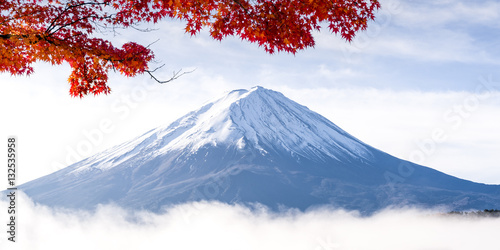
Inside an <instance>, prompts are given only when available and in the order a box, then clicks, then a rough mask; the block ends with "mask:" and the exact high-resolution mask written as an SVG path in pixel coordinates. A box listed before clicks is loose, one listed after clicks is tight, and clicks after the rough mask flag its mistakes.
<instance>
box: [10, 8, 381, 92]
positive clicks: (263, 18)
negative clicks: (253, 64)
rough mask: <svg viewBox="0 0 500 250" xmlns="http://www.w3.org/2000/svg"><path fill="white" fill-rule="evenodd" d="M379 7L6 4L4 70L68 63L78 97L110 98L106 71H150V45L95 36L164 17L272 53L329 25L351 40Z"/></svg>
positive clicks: (298, 46)
mask: <svg viewBox="0 0 500 250" xmlns="http://www.w3.org/2000/svg"><path fill="white" fill-rule="evenodd" d="M378 8H380V3H379V2H378V0H0V72H9V73H10V74H13V75H29V74H31V73H32V72H33V68H32V64H33V63H34V62H36V61H44V62H49V63H52V64H62V63H63V62H67V63H69V65H70V66H71V68H72V72H71V75H70V77H69V79H68V81H69V83H70V85H71V88H70V94H71V95H72V96H78V97H83V96H85V95H87V94H94V95H97V94H101V93H105V94H107V93H109V92H110V88H109V86H107V84H106V83H107V80H108V71H109V70H116V71H118V72H120V73H122V74H123V75H125V76H135V75H138V74H143V73H146V72H149V73H151V71H150V70H149V68H148V63H149V62H151V60H152V59H153V58H154V54H153V52H152V51H151V50H150V49H149V48H148V47H146V46H143V45H140V44H137V43H134V42H129V43H126V44H124V45H123V46H121V48H117V47H115V46H113V44H112V43H111V42H109V41H107V40H105V39H102V38H98V37H96V33H98V31H99V30H101V29H113V28H116V27H120V28H123V27H125V28H126V27H130V26H133V25H136V24H138V23H141V22H151V23H156V22H159V21H160V20H161V19H164V18H167V17H168V18H175V19H181V20H184V21H186V28H185V29H186V32H188V33H190V34H192V35H196V34H197V33H198V32H199V31H200V30H201V29H202V28H203V27H207V28H208V29H209V30H210V35H211V36H212V37H213V38H214V39H217V40H221V39H223V38H224V37H226V36H239V37H240V38H241V39H244V40H248V41H250V42H254V43H257V44H258V45H259V46H262V47H264V49H265V50H266V51H267V52H269V53H274V52H279V51H286V52H290V53H296V52H297V51H298V50H302V49H305V48H307V47H312V46H314V38H313V36H312V32H313V31H314V30H319V29H320V27H321V26H320V25H321V24H322V23H326V24H327V25H328V28H329V29H330V31H331V32H333V33H336V34H340V35H341V36H342V37H343V38H344V39H345V40H347V41H351V40H352V39H353V37H354V35H355V33H356V32H357V31H359V30H364V29H366V27H367V22H368V21H369V20H373V19H374V18H375V16H374V12H375V10H377V9H378Z"/></svg>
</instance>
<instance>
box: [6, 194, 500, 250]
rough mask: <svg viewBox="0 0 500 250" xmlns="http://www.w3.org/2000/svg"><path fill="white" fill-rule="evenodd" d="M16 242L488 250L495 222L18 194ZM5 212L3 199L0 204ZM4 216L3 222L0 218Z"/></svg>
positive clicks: (423, 214) (420, 213) (23, 245)
mask: <svg viewBox="0 0 500 250" xmlns="http://www.w3.org/2000/svg"><path fill="white" fill-rule="evenodd" d="M18 197H19V203H18V207H19V209H18V218H19V219H18V231H17V235H18V239H17V242H16V243H12V242H9V241H7V240H6V235H5V234H4V236H3V237H1V238H0V248H1V249H23V250H24V249H158V248H159V247H161V249H301V250H304V249H306V250H307V249H311V250H333V249H335V250H337V249H491V247H492V246H496V245H497V244H498V240H497V236H498V227H499V225H500V219H499V218H473V219H471V218H466V217H450V216H443V215H440V212H441V211H435V210H418V209H411V208H408V209H398V210H383V211H381V212H379V213H376V214H374V215H372V216H369V217H363V216H360V215H359V214H358V213H356V212H348V211H345V210H335V209H328V208H318V209H314V210H309V211H306V212H300V211H298V210H289V211H288V212H282V213H276V212H271V211H270V210H268V209H266V208H265V207H261V208H260V209H258V208H256V207H253V208H252V209H251V208H249V207H246V206H242V205H228V204H225V203H220V202H189V203H184V204H180V205H175V206H171V207H168V208H167V209H166V210H163V212H161V213H151V212H147V211H130V210H126V209H124V208H121V207H118V206H113V205H105V206H99V207H98V208H97V209H96V210H95V211H93V212H89V211H87V210H85V211H84V210H69V209H57V208H49V207H47V206H43V205H39V204H36V203H33V202H32V200H31V199H30V198H29V197H27V196H26V195H24V194H23V193H19V196H18ZM0 209H1V210H2V211H6V209H7V201H6V200H5V198H4V197H2V198H1V200H0ZM3 218H6V217H5V216H2V219H3Z"/></svg>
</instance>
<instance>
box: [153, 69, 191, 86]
mask: <svg viewBox="0 0 500 250" xmlns="http://www.w3.org/2000/svg"><path fill="white" fill-rule="evenodd" d="M163 66H165V64H163V65H161V66H160V67H158V68H156V69H154V70H145V71H144V72H146V73H148V74H149V76H150V77H151V78H152V79H153V80H155V81H156V82H158V83H160V84H164V83H168V82H171V81H173V80H176V79H177V78H179V77H181V76H183V75H185V74H190V73H193V72H194V71H195V70H196V69H193V70H191V71H184V72H182V69H180V70H178V71H177V72H176V71H174V72H173V73H172V77H171V78H170V79H168V80H166V81H161V80H158V78H156V77H155V76H154V75H153V73H154V72H155V71H156V70H158V69H160V68H162V67H163Z"/></svg>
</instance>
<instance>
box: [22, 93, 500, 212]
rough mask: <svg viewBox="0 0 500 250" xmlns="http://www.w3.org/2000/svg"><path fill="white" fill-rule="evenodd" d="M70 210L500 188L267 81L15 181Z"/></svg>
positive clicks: (319, 200)
mask: <svg viewBox="0 0 500 250" xmlns="http://www.w3.org/2000/svg"><path fill="white" fill-rule="evenodd" d="M19 188H20V190H23V191H25V192H26V193H27V194H28V195H30V196H31V197H32V198H33V199H34V200H35V201H40V202H42V203H45V204H49V205H54V206H63V207H73V208H92V207H95V206H96V205H97V204H102V203H108V202H114V203H117V204H119V205H123V206H126V207H131V208H137V209H150V210H157V211H158V209H160V208H161V206H163V205H168V204H174V203H179V202H186V201H192V200H207V199H216V200H219V201H223V202H228V203H234V202H241V203H255V202H257V203H261V204H265V205H267V206H270V207H273V208H277V207H279V206H281V205H284V206H287V207H295V208H300V209H306V208H308V207H310V206H313V205H321V204H332V205H334V206H339V207H343V208H346V209H358V210H360V211H362V212H367V213H370V212H374V211H376V210H378V209H381V208H384V207H387V206H394V205H411V204H413V205H419V206H430V207H433V206H448V207H451V208H453V209H471V208H474V209H486V208H488V209H491V208H498V206H500V186H499V185H484V184H479V183H473V182H470V181H466V180H461V179H458V178H455V177H453V176H449V175H446V174H444V173H441V172H438V171H436V170H433V169H430V168H426V167H423V166H419V165H416V164H413V163H410V162H406V161H403V160H400V159H397V158H395V157H393V156H390V155H388V154H386V153H384V152H382V151H379V150H377V149H374V148H372V147H370V146H368V145H366V144H364V143H362V142H361V141H359V140H358V139H356V138H354V137H353V136H351V135H349V134H348V133H346V132H345V131H343V130H342V129H340V128H339V127H337V126H336V125H335V124H333V123H332V122H330V121H329V120H327V119H326V118H324V117H322V116H321V115H319V114H317V113H315V112H313V111H311V110H309V109H308V108H307V107H305V106H302V105H299V104H297V103H296V102H294V101H292V100H290V99H288V98H286V97H285V96H284V95H282V94H281V93H279V92H275V91H272V90H268V89H265V88H262V87H254V88H252V89H249V90H235V91H231V92H229V93H227V94H225V95H224V96H222V97H221V98H218V99H216V100H214V101H212V102H209V103H207V104H206V105H204V106H203V107H201V108H200V109H198V110H196V111H193V112H191V113H189V114H187V115H185V116H183V117H181V118H180V119H178V120H177V121H175V122H173V123H172V124H170V125H168V126H164V127H159V128H156V129H153V130H151V131H149V132H147V133H145V134H144V135H142V136H139V137H137V138H135V139H133V140H130V141H128V142H125V143H123V144H121V145H118V146H115V147H113V148H111V149H109V150H106V151H104V152H102V153H99V154H96V155H94V156H92V157H89V158H87V159H85V160H83V161H80V162H78V163H75V164H73V165H71V166H68V167H67V168H64V169H62V170H60V171H57V172H55V173H52V174H50V175H47V176H44V177H42V178H39V179H37V180H34V181H31V182H29V183H26V184H24V185H22V186H20V187H19Z"/></svg>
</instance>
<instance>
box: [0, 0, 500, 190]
mask: <svg viewBox="0 0 500 250" xmlns="http://www.w3.org/2000/svg"><path fill="white" fill-rule="evenodd" d="M183 25H184V24H183V23H182V22H179V21H164V22H162V23H160V24H158V25H156V26H154V28H156V30H155V31H152V32H149V33H141V32H138V31H135V30H123V31H122V32H121V35H119V36H116V37H112V36H108V38H109V39H111V40H113V41H114V43H115V44H117V45H119V44H120V43H124V42H128V41H136V42H139V43H141V44H149V43H151V42H154V41H156V40H158V39H159V41H158V42H156V43H155V44H154V45H153V46H152V48H153V50H154V51H155V54H156V59H157V60H158V63H157V65H158V66H159V65H161V64H165V67H164V68H162V71H161V72H158V75H157V76H158V77H160V78H163V79H166V78H169V76H170V75H171V73H172V71H176V70H179V69H181V68H182V69H185V70H191V69H196V70H195V71H194V72H193V73H191V74H188V75H185V76H183V77H181V78H180V79H178V80H176V81H174V82H172V83H169V84H165V85H160V84H157V83H155V82H154V81H153V80H151V79H149V77H148V76H146V75H143V76H138V77H135V78H125V77H123V76H121V75H116V74H112V75H111V76H110V81H109V85H110V86H111V88H112V93H111V94H110V95H108V96H99V97H92V96H91V97H86V98H84V99H82V100H80V99H75V98H71V97H70V96H69V94H68V89H69V86H68V83H67V81H66V80H67V77H68V76H69V74H70V69H69V67H68V66H67V65H62V66H57V67H54V66H51V65H47V64H37V65H36V67H35V74H33V75H31V76H29V77H11V76H9V75H8V74H1V75H0V83H1V84H0V102H1V103H0V112H1V113H0V114H1V115H2V117H3V118H2V125H0V126H1V127H2V129H1V137H2V138H6V137H7V136H9V135H16V136H17V137H18V138H19V146H20V152H19V163H20V165H19V168H20V169H19V170H20V171H19V178H20V182H25V181H29V180H32V179H34V178H37V177H40V176H42V175H45V174H48V173H51V172H53V171H55V170H57V169H60V168H61V167H63V166H66V165H68V164H70V163H73V162H75V161H77V160H79V159H82V158H84V157H88V156H90V155H92V154H94V153H97V152H99V151H102V150H104V149H106V148H108V147H111V146H113V145H116V144H118V143H120V142H124V141H126V140H129V139H132V138H134V137H136V136H139V135H140V134H142V133H144V132H146V131H147V130H149V129H151V128H154V127H156V126H159V125H162V124H166V123H170V122H172V121H173V120H175V119H176V118H178V117H180V116H181V115H183V114H185V113H186V112H188V111H191V110H193V109H196V108H197V107H199V106H200V105H201V104H202V103H204V102H206V101H208V100H210V99H213V98H216V97H218V96H220V95H222V94H224V93H225V92H227V91H230V90H232V89H237V88H250V87H252V86H255V85H261V86H264V87H266V88H270V89H274V90H277V91H280V92H282V93H284V94H285V95H286V96H288V97H290V98H291V99H293V100H295V101H297V102H299V103H301V104H303V105H306V106H308V107H309V108H310V109H312V110H314V111H316V112H318V113H320V114H322V115H324V116H325V117H327V118H328V119H330V120H331V121H333V122H334V123H336V124H337V125H339V126H340V127H341V128H343V129H345V130H346V131H347V132H349V133H351V134H352V135H354V136H356V137H357V138H359V139H360V140H362V141H364V142H366V143H368V144H370V145H372V146H374V147H377V148H379V149H381V150H383V151H386V152H388V153H390V154H393V155H395V156H397V157H400V158H403V159H407V160H412V161H416V162H417V163H420V164H423V165H426V166H430V167H433V168H436V169H438V170H441V171H444V172H446V173H449V174H452V175H455V176H458V177H461V178H466V179H471V180H474V181H478V182H486V183H497V184H500V163H499V162H500V156H499V154H498V152H500V117H499V116H498V114H500V92H499V91H500V70H499V65H500V37H499V36H498V34H500V3H498V2H496V1H474V2H470V1H432V2H427V1H424V2H421V1H392V0H391V1H389V0H388V1H382V9H381V10H380V11H379V12H378V14H377V19H376V21H375V22H372V23H371V24H370V27H369V29H368V30H367V31H365V32H363V33H360V34H358V37H357V38H356V39H355V40H354V41H353V42H352V43H351V44H349V43H347V42H345V41H343V40H342V39H340V38H339V37H337V36H335V35H333V34H330V33H329V32H328V31H327V30H326V29H325V30H322V31H321V32H319V33H317V34H316V35H315V37H316V42H317V44H316V47H315V48H311V49H307V50H305V51H301V52H299V53H297V54H296V55H291V54H284V53H282V54H275V55H269V54H266V53H265V52H264V50H263V49H262V48H259V47H258V46H257V45H255V44H250V43H248V42H242V41H240V39H238V38H228V39H226V40H223V41H222V42H218V41H214V40H212V39H211V38H210V37H209V36H208V35H207V32H206V31H203V32H202V33H201V34H199V35H198V36H196V37H190V36H189V35H188V34H184V29H183ZM153 67H154V65H153ZM436 135H442V136H436ZM4 144H6V143H4ZM1 147H2V148H3V149H2V150H5V147H6V145H1ZM4 179H5V178H1V179H0V186H6V185H5V184H4V183H5V180H4Z"/></svg>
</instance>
